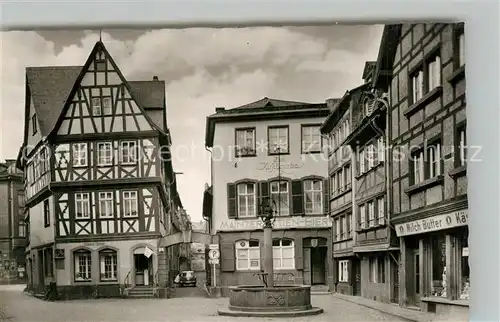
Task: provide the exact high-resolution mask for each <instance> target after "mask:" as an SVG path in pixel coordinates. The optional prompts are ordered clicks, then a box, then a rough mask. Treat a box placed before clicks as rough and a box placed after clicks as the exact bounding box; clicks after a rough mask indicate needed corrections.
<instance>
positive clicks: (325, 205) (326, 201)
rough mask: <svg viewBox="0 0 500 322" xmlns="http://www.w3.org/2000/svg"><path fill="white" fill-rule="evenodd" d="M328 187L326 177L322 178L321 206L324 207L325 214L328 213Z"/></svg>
mask: <svg viewBox="0 0 500 322" xmlns="http://www.w3.org/2000/svg"><path fill="white" fill-rule="evenodd" d="M329 191H330V189H329V187H328V179H324V180H323V200H324V202H323V206H324V209H325V215H328V214H329V213H330V209H329V208H330V197H329V196H330V193H329Z"/></svg>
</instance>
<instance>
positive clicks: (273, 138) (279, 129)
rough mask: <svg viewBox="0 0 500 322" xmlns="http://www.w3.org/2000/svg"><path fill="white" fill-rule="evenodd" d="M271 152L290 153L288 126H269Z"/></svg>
mask: <svg viewBox="0 0 500 322" xmlns="http://www.w3.org/2000/svg"><path fill="white" fill-rule="evenodd" d="M268 135H269V154H278V153H288V152H289V150H288V126H275V127H269V128H268Z"/></svg>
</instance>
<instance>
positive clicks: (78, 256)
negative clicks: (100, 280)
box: [73, 250, 92, 282]
mask: <svg viewBox="0 0 500 322" xmlns="http://www.w3.org/2000/svg"><path fill="white" fill-rule="evenodd" d="M73 257H74V260H75V262H74V265H75V281H77V282H87V281H91V280H92V253H91V252H90V251H88V250H78V251H75V252H73Z"/></svg>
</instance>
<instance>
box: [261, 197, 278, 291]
mask: <svg viewBox="0 0 500 322" xmlns="http://www.w3.org/2000/svg"><path fill="white" fill-rule="evenodd" d="M275 213H276V203H275V202H274V200H271V198H269V197H265V198H263V199H262V202H261V204H260V206H259V218H260V219H261V220H262V222H263V223H264V226H263V228H264V263H263V266H264V275H265V276H264V281H265V284H266V287H273V286H274V267H273V223H274V221H275V220H276V218H275V216H274V215H275Z"/></svg>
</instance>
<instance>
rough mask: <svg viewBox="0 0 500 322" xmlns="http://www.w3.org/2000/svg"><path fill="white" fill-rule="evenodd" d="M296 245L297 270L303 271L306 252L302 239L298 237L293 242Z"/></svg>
mask: <svg viewBox="0 0 500 322" xmlns="http://www.w3.org/2000/svg"><path fill="white" fill-rule="evenodd" d="M293 243H294V245H295V269H297V270H302V269H304V259H303V253H304V250H303V248H302V238H300V237H297V238H295V239H294V241H293Z"/></svg>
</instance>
